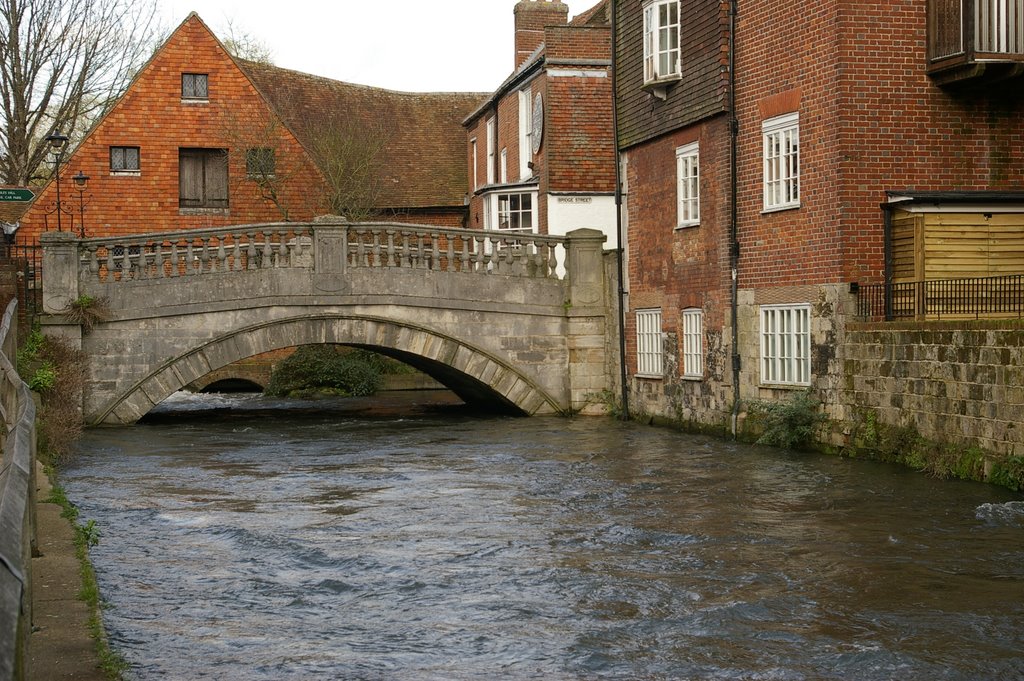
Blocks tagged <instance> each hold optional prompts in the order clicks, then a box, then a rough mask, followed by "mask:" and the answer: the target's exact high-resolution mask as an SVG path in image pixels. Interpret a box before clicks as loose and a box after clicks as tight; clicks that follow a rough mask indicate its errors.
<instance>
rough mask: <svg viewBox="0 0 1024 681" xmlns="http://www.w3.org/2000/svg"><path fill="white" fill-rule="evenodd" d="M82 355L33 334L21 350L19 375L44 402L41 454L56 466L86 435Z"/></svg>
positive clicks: (67, 345)
mask: <svg viewBox="0 0 1024 681" xmlns="http://www.w3.org/2000/svg"><path fill="white" fill-rule="evenodd" d="M84 367H85V363H84V359H83V357H82V353H81V351H79V350H76V349H74V348H73V347H72V346H71V344H70V343H68V342H67V341H66V340H64V339H62V338H53V337H49V336H44V335H43V334H41V333H39V331H38V330H35V331H33V332H32V333H31V334H30V335H29V337H28V339H27V340H26V342H25V343H24V345H22V347H21V348H20V349H19V350H18V373H19V374H20V375H21V377H22V380H24V381H25V383H27V384H28V386H29V388H30V389H31V390H34V391H35V392H37V393H39V396H40V398H41V400H42V409H40V411H39V414H38V418H39V423H38V433H39V451H40V452H41V453H42V455H43V456H44V457H45V458H46V459H47V460H49V461H50V462H51V463H54V464H61V463H64V462H65V461H67V460H68V459H69V458H70V457H71V451H72V447H73V445H74V443H75V441H76V440H77V439H78V436H79V435H80V434H81V432H82V415H81V408H82V387H83V384H84V382H85V368H84Z"/></svg>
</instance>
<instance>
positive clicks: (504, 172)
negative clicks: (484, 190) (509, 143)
mask: <svg viewBox="0 0 1024 681" xmlns="http://www.w3.org/2000/svg"><path fill="white" fill-rule="evenodd" d="M498 182H500V183H502V184H505V183H506V182H508V149H507V148H505V147H502V148H501V161H500V162H499V164H498Z"/></svg>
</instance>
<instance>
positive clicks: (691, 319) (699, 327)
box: [683, 308, 704, 380]
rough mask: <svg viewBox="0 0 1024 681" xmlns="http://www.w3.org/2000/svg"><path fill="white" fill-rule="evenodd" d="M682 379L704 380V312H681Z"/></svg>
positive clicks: (689, 310) (692, 310) (693, 310)
mask: <svg viewBox="0 0 1024 681" xmlns="http://www.w3.org/2000/svg"><path fill="white" fill-rule="evenodd" d="M683 378H687V379H695V380H696V379H702V378H704V311H703V310H701V309H700V308H687V309H685V310H683Z"/></svg>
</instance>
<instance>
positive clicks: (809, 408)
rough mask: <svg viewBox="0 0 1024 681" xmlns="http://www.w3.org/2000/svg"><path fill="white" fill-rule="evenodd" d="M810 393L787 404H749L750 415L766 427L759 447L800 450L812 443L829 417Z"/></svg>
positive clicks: (757, 401) (795, 396)
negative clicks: (767, 446)
mask: <svg viewBox="0 0 1024 681" xmlns="http://www.w3.org/2000/svg"><path fill="white" fill-rule="evenodd" d="M820 406H821V403H820V402H819V401H818V400H817V399H816V398H814V397H813V396H812V395H811V392H810V391H809V390H806V391H803V392H799V393H796V394H794V395H793V396H792V397H791V398H790V399H788V400H786V401H784V402H771V401H767V400H756V401H753V402H751V403H750V404H749V405H748V412H749V413H750V416H751V417H752V418H753V419H754V420H755V421H756V422H757V423H758V424H759V425H760V426H761V427H762V428H763V431H762V433H761V437H759V438H758V440H757V442H758V444H763V445H773V446H776V447H784V448H786V449H797V448H799V447H801V446H804V445H806V444H808V443H809V442H811V441H812V440H813V439H814V437H815V435H816V434H817V432H818V427H819V426H820V425H821V424H822V423H824V422H825V420H826V416H825V414H823V413H822V412H821V411H820V409H819V408H820Z"/></svg>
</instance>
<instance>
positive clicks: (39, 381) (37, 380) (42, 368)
mask: <svg viewBox="0 0 1024 681" xmlns="http://www.w3.org/2000/svg"><path fill="white" fill-rule="evenodd" d="M56 385H57V370H56V369H55V368H54V367H53V364H52V363H51V362H49V361H43V362H42V364H40V365H39V367H38V368H37V369H36V370H35V371H34V372H33V373H32V376H31V377H29V379H28V387H29V388H31V389H32V390H33V391H35V392H37V393H46V392H49V391H51V390H53V388H54V386H56Z"/></svg>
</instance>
